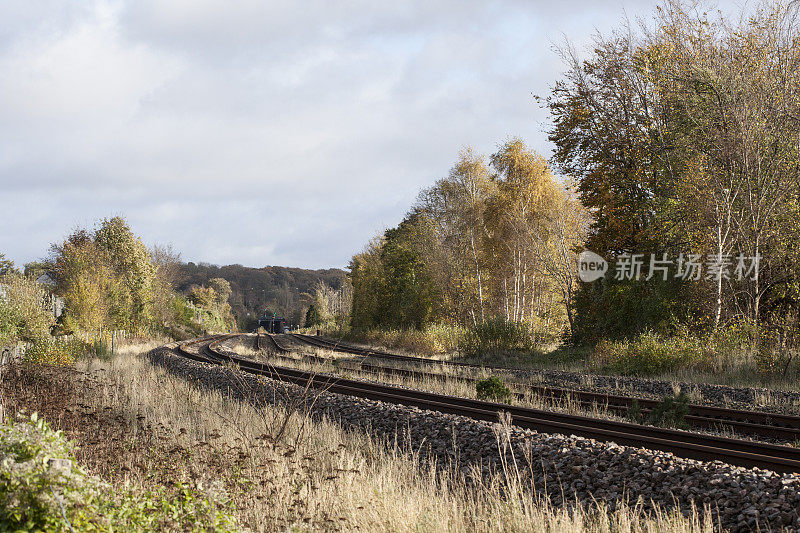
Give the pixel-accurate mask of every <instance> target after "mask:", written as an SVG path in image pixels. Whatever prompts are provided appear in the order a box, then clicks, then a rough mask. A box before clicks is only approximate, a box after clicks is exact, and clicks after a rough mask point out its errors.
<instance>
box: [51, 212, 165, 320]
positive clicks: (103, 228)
mask: <svg viewBox="0 0 800 533" xmlns="http://www.w3.org/2000/svg"><path fill="white" fill-rule="evenodd" d="M52 252H53V257H52V264H53V272H54V275H55V278H56V281H57V283H58V289H57V291H58V293H59V294H60V295H61V296H62V297H63V298H64V299H65V300H66V304H67V309H66V312H67V314H68V315H69V317H70V321H71V322H72V323H73V324H75V325H76V326H77V327H78V328H80V329H82V330H84V331H97V330H98V329H101V328H114V329H125V330H128V331H134V332H147V331H148V330H151V329H154V328H155V329H161V326H162V324H158V323H156V322H155V319H154V315H153V307H152V304H153V301H154V299H155V296H156V291H158V290H162V289H163V287H162V286H160V285H159V284H158V283H157V279H156V273H157V269H156V265H155V264H154V263H153V261H152V258H151V257H150V254H149V252H148V251H147V249H146V248H145V246H144V244H142V242H141V240H140V239H139V238H138V237H136V236H135V235H134V234H133V232H132V231H131V229H130V227H129V226H128V224H127V223H126V222H125V220H124V219H122V218H121V217H114V218H111V219H105V220H103V221H102V222H101V223H100V225H99V227H98V228H97V229H96V230H95V232H94V233H89V232H87V231H85V230H77V231H75V232H74V233H73V234H72V235H70V236H69V237H67V239H66V240H65V241H64V242H63V243H61V244H58V245H54V246H53V248H52Z"/></svg>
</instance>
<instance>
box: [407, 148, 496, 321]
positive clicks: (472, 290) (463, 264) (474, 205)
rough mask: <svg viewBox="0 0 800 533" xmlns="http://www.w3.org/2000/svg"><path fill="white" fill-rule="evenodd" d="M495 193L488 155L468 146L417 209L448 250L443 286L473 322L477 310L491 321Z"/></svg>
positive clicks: (419, 202) (461, 312) (481, 315)
mask: <svg viewBox="0 0 800 533" xmlns="http://www.w3.org/2000/svg"><path fill="white" fill-rule="evenodd" d="M495 192H496V185H495V183H494V181H493V180H492V178H491V175H490V172H489V168H488V167H487V166H486V162H485V158H484V156H482V155H480V154H477V153H476V152H475V151H474V150H473V149H472V148H471V147H467V148H464V149H463V150H461V152H460V153H459V155H458V161H457V162H456V164H455V165H454V166H453V168H452V169H450V172H449V174H448V176H447V177H446V178H443V179H440V180H439V181H437V182H436V184H435V185H434V186H433V187H431V188H429V189H426V190H425V191H423V192H422V194H420V198H419V201H418V202H417V207H416V209H417V210H418V211H419V212H420V213H421V214H424V215H425V216H426V217H427V218H428V220H430V221H431V222H432V223H433V224H434V225H435V227H436V232H437V235H438V241H439V242H440V243H441V244H442V246H443V248H444V249H445V250H447V257H446V258H442V257H441V256H439V259H440V260H439V262H438V265H439V266H440V267H446V270H444V271H443V272H447V271H448V270H449V272H450V275H449V277H450V279H449V280H447V281H446V282H444V283H442V282H440V283H439V285H440V286H448V285H449V286H451V287H453V288H454V289H455V291H456V294H457V296H455V295H454V297H452V298H451V299H452V300H453V301H454V303H456V304H457V305H458V306H459V307H460V309H459V310H458V314H459V315H461V316H463V314H464V313H468V314H469V316H470V317H471V319H472V322H473V324H475V323H476V322H477V317H476V308H477V311H478V315H479V316H480V320H481V322H483V321H484V319H485V317H486V302H487V300H488V297H489V295H488V294H485V284H486V279H485V278H486V274H485V272H484V270H485V262H486V258H485V257H484V248H485V247H484V242H485V239H486V237H487V228H486V224H485V210H486V208H487V205H488V202H489V200H490V198H491V197H492V196H493V195H494V194H495ZM431 255H432V254H431ZM430 259H432V257H431V258H430ZM442 259H444V261H442ZM447 267H449V268H447ZM453 282H455V283H453Z"/></svg>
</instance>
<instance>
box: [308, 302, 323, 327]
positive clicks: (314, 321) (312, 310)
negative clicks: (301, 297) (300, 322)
mask: <svg viewBox="0 0 800 533" xmlns="http://www.w3.org/2000/svg"><path fill="white" fill-rule="evenodd" d="M318 324H322V317H320V316H319V311H317V308H316V306H315V305H314V304H311V305H309V306H308V311H306V319H305V322H304V325H305V327H307V328H310V327H312V326H316V325H318Z"/></svg>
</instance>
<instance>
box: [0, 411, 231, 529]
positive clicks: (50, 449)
mask: <svg viewBox="0 0 800 533" xmlns="http://www.w3.org/2000/svg"><path fill="white" fill-rule="evenodd" d="M53 459H56V460H62V461H68V462H69V463H68V466H67V467H64V466H63V465H59V464H51V460H53ZM0 461H2V468H0V502H3V505H0V529H2V530H3V531H9V530H10V531H20V530H25V531H58V532H66V531H69V530H70V529H69V528H70V526H71V527H72V528H73V529H74V530H75V531H109V530H121V529H124V530H125V531H165V530H170V531H177V530H180V531H208V530H212V531H234V530H235V523H234V519H233V518H232V516H231V511H232V508H231V504H230V502H229V501H228V499H227V497H226V495H225V494H224V493H221V492H218V493H217V494H215V495H214V496H215V497H214V498H212V497H210V496H207V495H204V494H202V493H201V492H199V491H198V490H197V489H196V488H194V487H190V486H187V485H183V484H179V485H178V486H177V487H176V489H175V490H174V491H169V492H168V491H167V490H165V489H163V488H159V489H156V490H142V489H141V488H139V487H136V486H129V487H127V488H126V489H124V490H122V491H115V490H112V487H111V486H109V485H108V484H107V483H105V482H103V481H102V480H100V479H98V478H95V477H93V476H89V475H87V474H86V472H84V471H83V470H82V469H81V468H80V467H79V466H78V465H77V463H76V461H75V456H74V450H73V446H72V444H71V443H70V442H68V441H67V440H66V439H65V438H64V436H63V435H62V434H61V432H59V431H53V430H51V429H50V428H49V427H48V426H47V424H46V423H45V421H44V420H43V419H40V418H38V417H37V415H36V414H35V413H34V414H33V415H32V416H31V418H30V420H29V421H21V422H18V423H16V424H13V425H0ZM64 516H66V519H67V520H68V521H69V525H67V523H66V522H65V520H64Z"/></svg>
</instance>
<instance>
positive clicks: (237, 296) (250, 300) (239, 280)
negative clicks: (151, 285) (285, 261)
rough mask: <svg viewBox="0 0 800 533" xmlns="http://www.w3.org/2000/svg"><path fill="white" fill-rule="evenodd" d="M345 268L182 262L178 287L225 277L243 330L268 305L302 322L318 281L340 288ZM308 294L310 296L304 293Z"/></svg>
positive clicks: (294, 321)
mask: <svg viewBox="0 0 800 533" xmlns="http://www.w3.org/2000/svg"><path fill="white" fill-rule="evenodd" d="M344 277H345V272H344V270H340V269H338V268H329V269H326V270H306V269H303V268H289V267H280V266H266V267H263V268H251V267H246V266H242V265H226V266H222V267H220V266H217V265H210V264H208V263H199V264H195V263H191V262H190V263H186V264H182V265H181V268H180V271H179V273H178V275H177V288H178V290H180V291H181V292H187V291H188V290H189V289H190V288H191V287H192V285H207V284H208V280H209V279H211V278H224V279H226V280H228V282H229V283H230V284H231V289H232V291H233V292H232V294H231V297H230V300H229V301H230V304H231V308H232V309H233V314H234V316H235V317H236V323H237V324H238V325H239V328H240V329H242V330H249V329H253V328H255V326H256V319H257V317H258V316H259V315H260V314H261V313H263V311H264V309H269V310H270V311H271V312H275V313H278V315H282V316H284V317H286V323H287V324H302V319H303V317H304V316H305V312H306V308H307V307H308V302H309V299H308V296H307V295H309V294H310V293H311V292H312V291H313V289H314V285H316V284H317V282H318V281H320V280H322V281H324V282H325V283H326V284H327V285H328V286H330V287H333V288H335V289H338V288H339V287H341V286H342V283H343V282H344ZM304 295H306V296H304Z"/></svg>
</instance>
